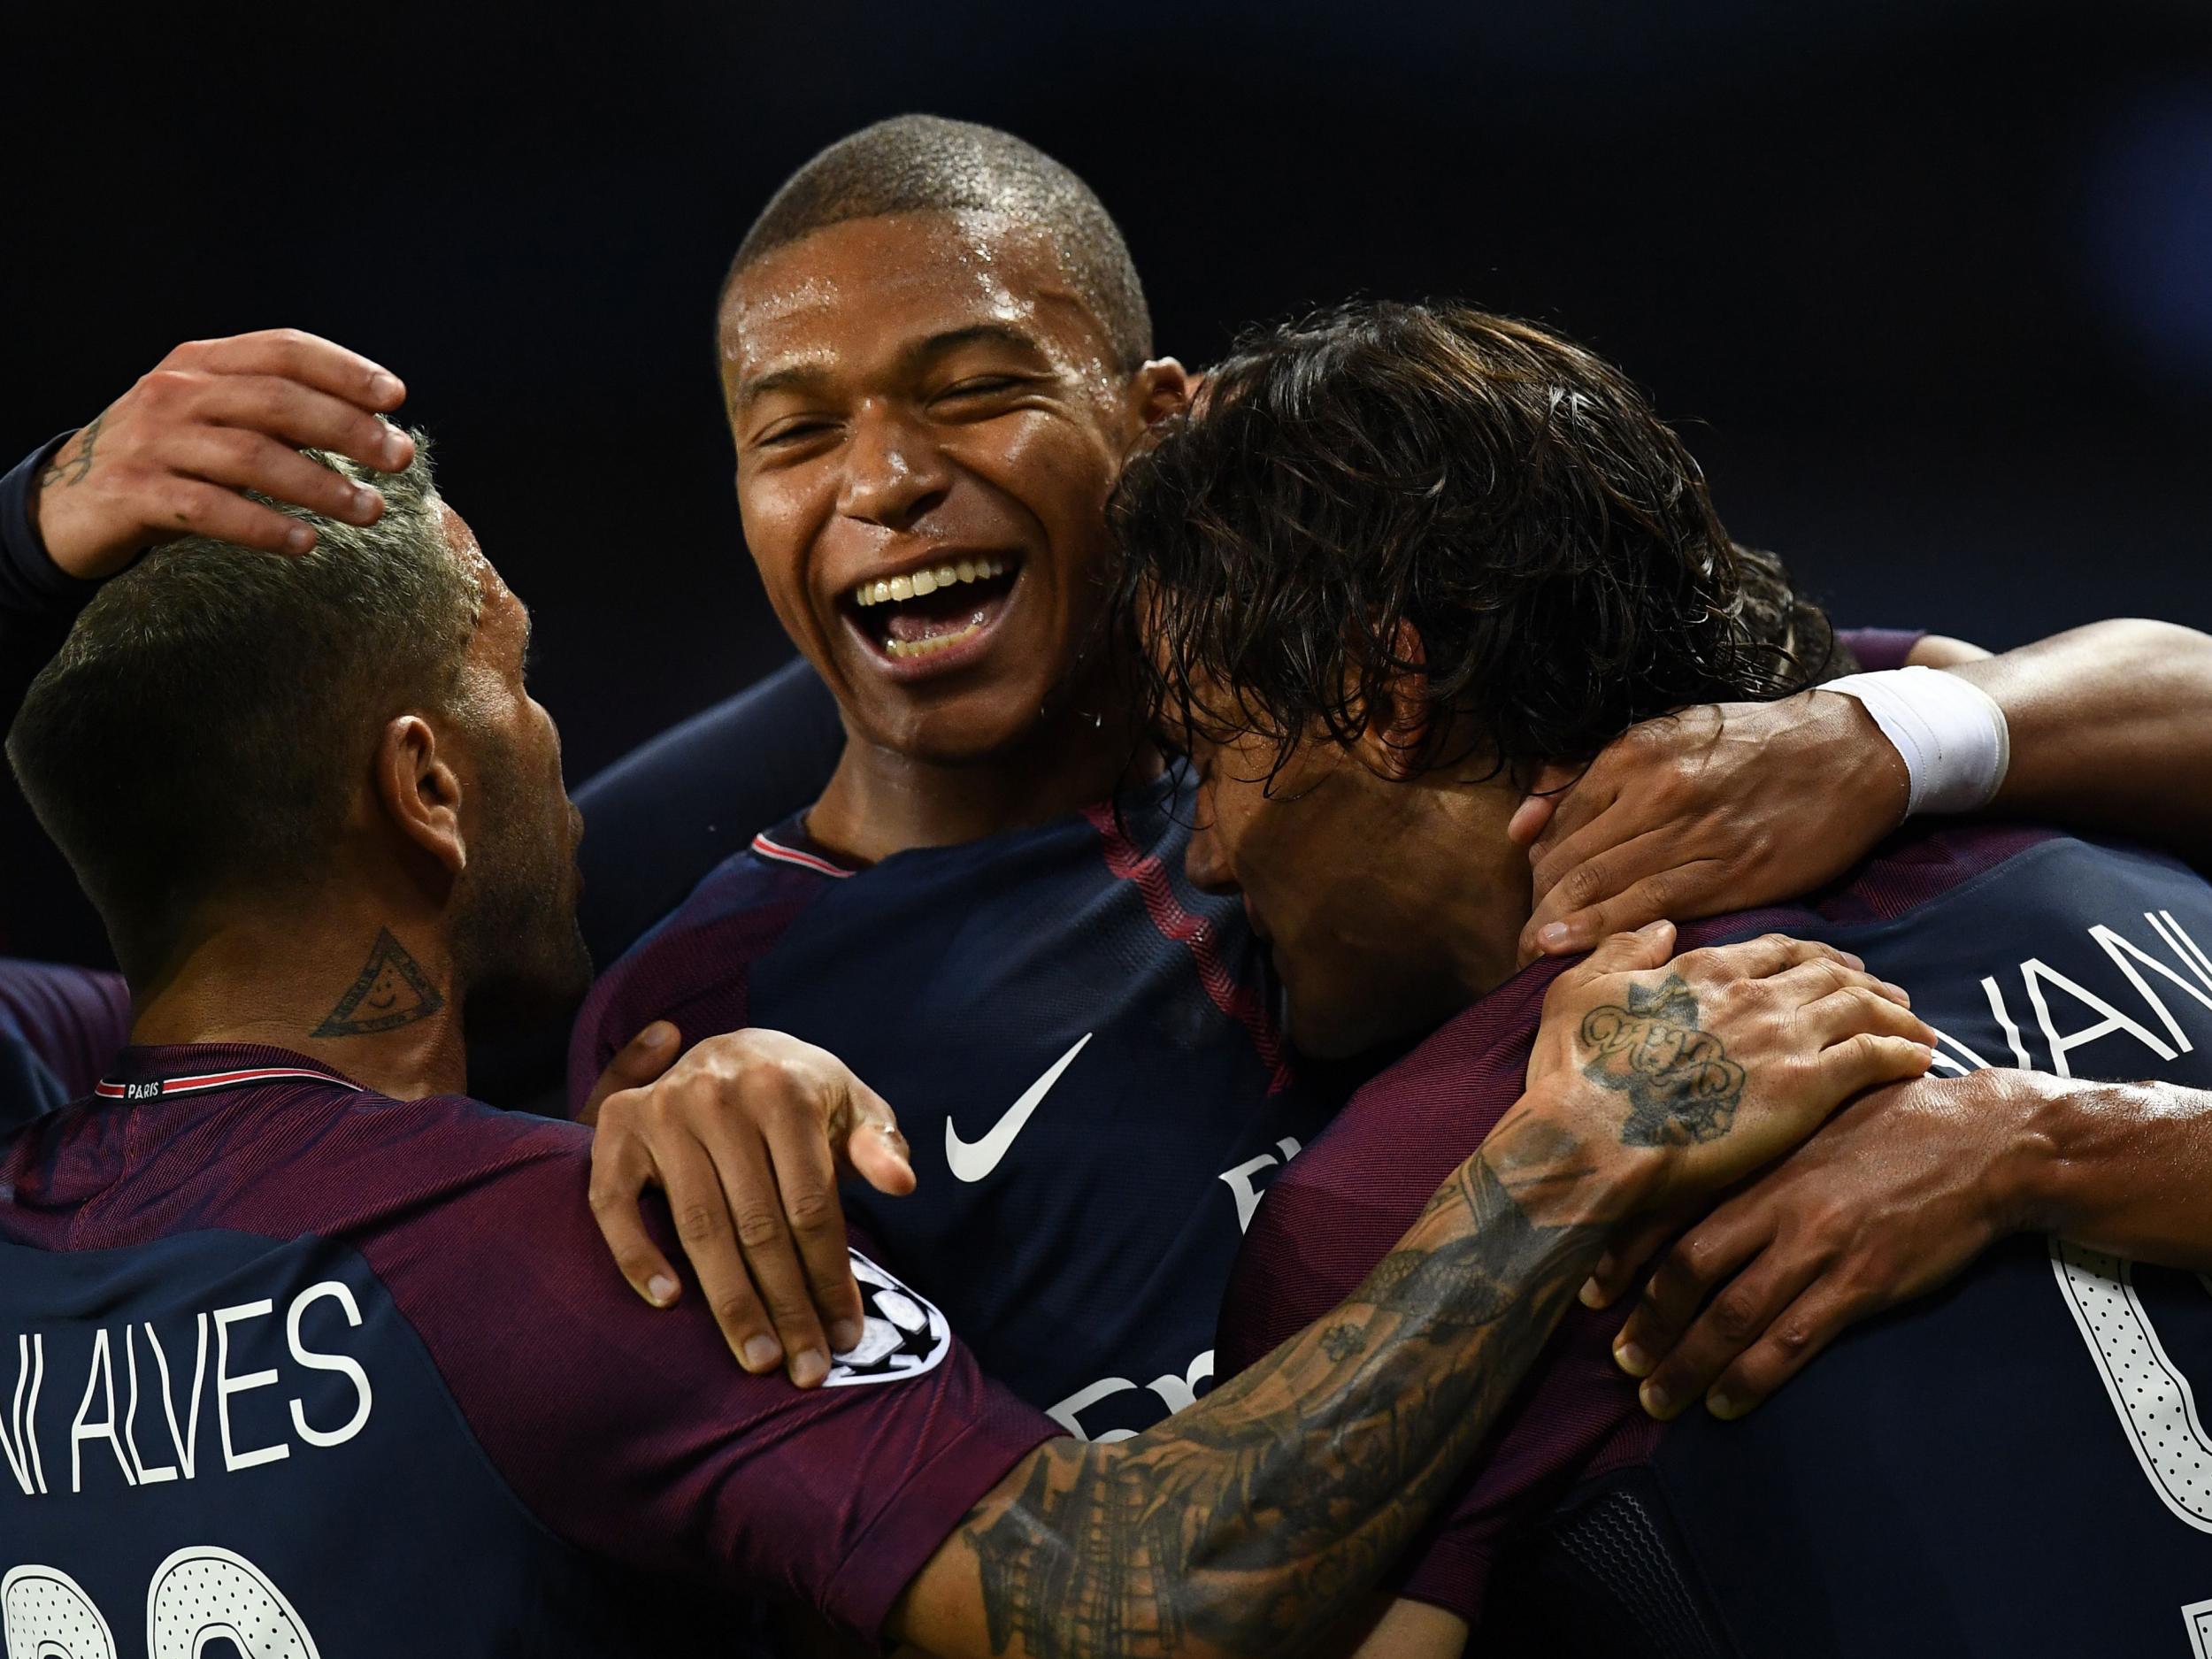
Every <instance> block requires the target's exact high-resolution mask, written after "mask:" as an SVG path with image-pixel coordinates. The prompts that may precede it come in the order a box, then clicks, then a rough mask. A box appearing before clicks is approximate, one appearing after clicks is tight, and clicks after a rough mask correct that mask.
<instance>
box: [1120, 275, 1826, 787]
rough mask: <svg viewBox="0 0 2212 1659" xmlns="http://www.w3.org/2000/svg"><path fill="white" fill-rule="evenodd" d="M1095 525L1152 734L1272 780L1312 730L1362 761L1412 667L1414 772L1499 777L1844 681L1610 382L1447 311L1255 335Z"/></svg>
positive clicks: (1481, 316) (1546, 347) (1626, 386)
mask: <svg viewBox="0 0 2212 1659" xmlns="http://www.w3.org/2000/svg"><path fill="white" fill-rule="evenodd" d="M1112 517H1113V520H1114V524H1115V527H1116V530H1117V533H1118V536H1119V539H1120V541H1121V542H1122V546H1123V550H1124V556H1125V565H1124V566H1123V571H1122V579H1121V588H1120V593H1119V595H1118V601H1119V603H1118V613H1119V616H1120V618H1121V621H1122V624H1123V626H1125V627H1126V628H1127V629H1129V630H1130V631H1131V633H1132V634H1139V633H1141V635H1142V637H1141V639H1133V641H1132V643H1133V648H1134V649H1133V652H1132V656H1133V661H1134V662H1135V663H1136V664H1139V667H1140V672H1141V673H1143V674H1145V675H1147V676H1148V690H1149V692H1150V695H1151V701H1152V709H1153V712H1154V714H1155V716H1156V718H1160V719H1162V720H1163V721H1164V722H1165V723H1167V724H1169V725H1171V726H1173V725H1187V726H1195V727H1196V729H1198V730H1200V731H1201V732H1204V731H1207V730H1208V729H1209V728H1211V729H1212V730H1214V731H1216V732H1220V731H1226V730H1231V729H1233V730H1236V731H1240V732H1254V731H1257V732H1259V733H1263V734H1264V735H1265V736H1267V737H1269V738H1271V739H1272V740H1273V741H1275V743H1276V745H1277V755H1276V759H1275V768H1276V771H1277V772H1279V771H1280V769H1281V767H1282V765H1283V764H1284V763H1285V762H1286V761H1287V759H1288V758H1289V757H1290V755H1291V752H1292V750H1293V749H1294V748H1295V747H1296V745H1297V744H1298V743H1299V742H1301V741H1303V740H1304V739H1305V738H1307V737H1309V736H1310V735H1312V734H1314V733H1316V732H1317V731H1321V732H1325V733H1327V734H1329V735H1330V736H1331V737H1333V739H1334V740H1335V741H1338V742H1340V743H1343V744H1347V745H1348V744H1349V743H1351V742H1352V741H1355V740H1356V738H1357V737H1358V736H1359V735H1360V734H1361V733H1362V732H1363V730H1364V729H1365V726H1366V723H1367V720H1368V718H1369V710H1372V709H1374V708H1375V707H1376V706H1377V703H1376V699H1377V695H1378V693H1379V691H1380V690H1381V689H1382V687H1383V686H1384V684H1385V683H1386V681H1387V680H1389V679H1390V678H1391V677H1392V676H1393V675H1394V674H1396V673H1398V672H1402V671H1404V670H1407V669H1409V668H1410V669H1417V670H1418V671H1419V672H1421V673H1422V674H1423V675H1424V676H1425V680H1424V681H1423V683H1424V684H1425V696H1426V698H1427V702H1428V704H1429V708H1430V710H1431V713H1432V716H1433V715H1438V714H1440V715H1443V716H1445V717H1447V718H1441V719H1439V718H1431V719H1430V720H1429V721H1428V723H1427V726H1428V732H1427V735H1426V737H1425V739H1424V740H1423V742H1422V745H1420V746H1419V747H1421V748H1422V749H1423V752H1421V753H1419V754H1417V756H1415V757H1414V760H1415V762H1416V770H1420V769H1425V768H1429V767H1434V766H1438V765H1442V764H1459V762H1460V761H1462V760H1464V759H1465V758H1467V757H1468V756H1469V755H1470V754H1472V753H1476V752H1480V753H1482V754H1484V755H1486V757H1487V758H1488V760H1489V761H1490V763H1491V764H1492V765H1493V769H1494V771H1495V770H1496V769H1506V768H1510V769H1513V770H1514V771H1515V772H1517V774H1518V773H1523V772H1525V771H1527V770H1531V769H1532V768H1533V767H1534V766H1537V765H1540V764H1545V763H1549V762H1562V763H1567V764H1575V763H1579V762H1582V761H1586V760H1587V759H1589V758H1590V757H1593V756H1594V755H1595V754H1596V753H1597V751H1598V750H1599V749H1602V748H1603V747H1604V746H1605V745H1606V743H1608V742H1609V741H1611V740H1612V739H1613V738H1615V737H1617V736H1618V735H1619V734H1620V733H1622V732H1623V731H1624V730H1625V729H1626V728H1627V727H1628V726H1632V725H1633V724H1634V723H1635V722H1637V721H1639V720H1642V719H1645V718H1649V717H1651V716H1654V715H1658V714H1661V713H1664V712H1666V711H1668V710H1673V709H1678V708H1680V707H1683V706H1685V705H1686V704H1690V703H1701V702H1706V701H1709V700H1715V699H1732V698H1742V699H1753V698H1773V697H1778V696H1782V695H1787V694H1789V693H1791V692H1793V691H1796V690H1800V689H1802V688H1803V687H1806V686H1808V685H1810V684H1813V683H1816V681H1817V680H1820V679H1822V678H1824V677H1825V676H1826V675H1827V674H1829V673H1830V672H1835V669H1836V666H1837V664H1839V661H1840V660H1841V659H1839V656H1838V648H1837V646H1836V641H1835V636H1834V633H1833V630H1832V628H1831V627H1830V626H1829V624H1828V620H1827V618H1825V617H1824V615H1823V614H1822V613H1821V611H1819V609H1818V608H1817V607H1816V606H1814V605H1811V604H1809V603H1806V602H1805V601H1804V600H1803V599H1801V598H1800V597H1799V596H1798V595H1797V594H1796V593H1795V592H1794V591H1793V588H1792V587H1791V585H1790V580H1789V577H1788V574H1787V572H1786V571H1785V570H1784V569H1783V567H1782V565H1781V562H1780V561H1779V560H1778V559H1777V558H1775V557H1773V556H1772V555H1771V554H1766V553H1759V552H1755V551H1753V550H1751V549H1745V548H1740V547H1738V546H1736V545H1735V544H1734V543H1733V542H1732V541H1730V540H1729V537H1728V534H1727V532H1726V531H1725V530H1724V528H1723V527H1722V526H1721V522H1720V519H1719V518H1718V516H1717V514H1716V513H1715V512H1714V510H1713V503H1712V500H1711V498H1710V496H1709V495H1708V493H1707V490H1706V485H1705V478H1704V474H1703V473H1702V472H1701V471H1700V470H1699V468H1698V465H1697V463H1696V462H1695V461H1694V459H1692V458H1691V456H1690V454H1689V451H1688V450H1687V449H1685V448H1684V447H1683V444H1682V442H1681V440H1680V439H1679V438H1678V437H1677V436H1676V435H1675V434H1674V433H1673V432H1672V431H1671V430H1670V429H1669V428H1668V427H1667V426H1665V425H1664V424H1663V423H1662V422H1661V421H1660V419H1659V418H1658V417H1657V416H1656V415H1655V413H1654V412H1653V411H1652V409H1651V407H1650V405H1649V404H1648V403H1646V402H1645V400H1644V398H1643V396H1641V395H1640V393H1639V392H1638V391H1637V390H1636V388H1634V387H1632V385H1630V383H1629V382H1628V381H1627V380H1626V379H1624V377H1623V376H1622V375H1621V374H1620V373H1618V372H1617V370H1615V369H1614V368H1613V367H1612V366H1611V365H1609V364H1607V363H1605V362H1604V361H1602V360H1601V359H1600V358H1599V357H1595V356H1594V355H1593V354H1592V353H1590V352H1588V351H1586V350H1584V349H1582V348H1581V347H1579V346H1576V345H1573V344H1571V343H1570V342H1567V341H1565V340H1563V339H1560V338H1559V337H1558V336H1556V335H1555V334H1548V333H1546V332H1545V331H1544V330H1542V329H1540V328H1537V327H1534V326H1531V325H1530V324H1527V323H1525V322H1517V321H1515V320H1513V319H1509V318H1505V317H1498V316H1493V315H1490V314H1487V313H1486V312H1483V311H1476V310H1474V309H1472V308H1471V307H1467V306H1463V305H1456V304H1401V303H1355V304H1349V305H1345V306H1343V307H1340V308H1339V309H1336V310H1333V311H1324V312H1321V313H1319V314H1317V315H1315V316H1311V317H1308V318H1306V319H1302V320H1300V321H1295V322H1291V323H1287V324H1283V325H1279V326H1273V327H1269V328H1264V329H1262V330H1259V331H1257V332H1255V333H1250V334H1247V335H1246V336H1245V337H1244V338H1243V339H1242V340H1240V342H1238V345H1237V348H1236V349H1235V351H1234V353H1233V355H1232V356H1231V357H1229V358H1228V359H1227V361H1225V362H1224V363H1223V364H1222V365H1220V366H1219V367H1217V369H1215V370H1214V371H1212V372H1211V373H1210V375H1209V377H1208V380H1207V383H1206V386H1205V388H1204V390H1203V392H1202V396H1201V398H1200V400H1199V403H1198V406H1197V407H1196V408H1195V409H1194V410H1193V411H1190V412H1189V413H1188V414H1187V415H1186V416H1184V417H1182V418H1180V419H1179V420H1178V421H1177V422H1176V423H1175V424H1174V425H1173V426H1171V427H1170V428H1169V430H1168V432H1167V434H1166V435H1165V437H1164V440H1163V441H1162V442H1160V443H1159V444H1158V445H1157V446H1156V448H1155V449H1153V450H1152V451H1151V452H1150V453H1149V454H1148V455H1147V456H1145V457H1141V458H1140V459H1139V460H1137V461H1136V462H1134V463H1133V465H1131V466H1130V467H1129V468H1128V470H1127V472H1125V476H1124V478H1123V480H1122V483H1121V485H1120V487H1119V489H1118V493H1117V495H1116V497H1115V500H1114V503H1113V508H1112ZM1402 622H1409V623H1411V624H1412V625H1413V627H1414V629H1415V631H1416V632H1417V634H1418V636H1419V645H1420V657H1421V659H1420V660H1419V661H1418V662H1408V661H1407V660H1406V659H1405V656H1404V655H1403V654H1402V651H1401V649H1400V646H1399V637H1400V629H1399V625H1400V624H1401V623H1402ZM1451 741H1459V742H1461V743H1462V748H1461V750H1460V753H1459V754H1458V755H1457V756H1456V757H1447V756H1445V755H1444V754H1443V753H1442V752H1441V750H1440V749H1439V748H1438V747H1437V746H1438V745H1440V744H1443V743H1447V742H1451Z"/></svg>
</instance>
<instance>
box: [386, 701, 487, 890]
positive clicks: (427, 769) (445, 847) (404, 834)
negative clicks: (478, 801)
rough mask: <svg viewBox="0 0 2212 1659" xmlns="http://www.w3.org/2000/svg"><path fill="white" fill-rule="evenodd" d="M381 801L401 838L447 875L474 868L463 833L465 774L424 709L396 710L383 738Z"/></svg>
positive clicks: (387, 723)
mask: <svg viewBox="0 0 2212 1659" xmlns="http://www.w3.org/2000/svg"><path fill="white" fill-rule="evenodd" d="M373 778H374V786H375V792H376V802H377V805H378V806H379V807H380V808H381V809H382V810H383V812H384V815H385V817H386V818H388V819H389V820H390V822H391V824H392V826H393V827H394V828H395V829H396V830H397V831H398V832H399V833H400V836H401V838H402V839H403V841H405V842H406V843H407V844H408V845H410V846H411V847H412V848H413V849H415V850H416V852H417V853H418V854H419V856H424V857H426V858H428V859H430V860H431V861H432V862H434V864H436V865H437V866H438V867H439V868H440V869H441V870H442V871H443V872H445V873H446V875H447V876H449V877H452V876H457V875H459V874H460V873H461V872H462V871H464V870H465V869H467V868H468V861H469V860H468V843H467V841H465V839H464V837H463V835H462V833H461V795H462V790H461V779H460V774H459V773H457V772H455V770H454V769H453V765H452V762H451V758H450V757H449V756H447V755H443V754H441V753H440V752H439V746H438V733H437V729H436V728H435V727H434V726H432V725H431V724H430V722H429V721H427V720H426V719H424V718H422V716H420V715H419V714H401V715H395V716H394V717H393V718H391V719H390V720H388V721H387V722H386V723H385V726H384V731H383V733H382V735H380V737H379V738H378V739H377V745H376V761H375V764H374V767H373Z"/></svg>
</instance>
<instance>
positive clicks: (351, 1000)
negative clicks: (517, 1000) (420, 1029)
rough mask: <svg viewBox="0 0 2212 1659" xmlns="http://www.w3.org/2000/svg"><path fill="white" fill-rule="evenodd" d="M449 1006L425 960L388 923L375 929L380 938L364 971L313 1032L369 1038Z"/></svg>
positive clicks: (311, 1034)
mask: <svg viewBox="0 0 2212 1659" xmlns="http://www.w3.org/2000/svg"><path fill="white" fill-rule="evenodd" d="M444 1006H445V998H444V997H442V996H441V995H438V987H436V986H434V985H433V984H431V983H430V976H429V975H428V974H426V973H425V972H423V971H422V967H421V964H419V963H417V962H416V960H415V959H414V958H413V957H412V956H409V955H408V954H407V950H406V948H405V947H404V946H403V945H402V944H401V943H400V942H399V941H398V940H396V939H395V938H393V937H392V934H391V930H390V929H389V928H384V927H380V928H378V929H377V930H376V943H375V944H374V945H373V947H371V949H370V950H369V959H368V961H367V962H366V963H365V964H363V965H362V969H361V972H359V973H358V974H357V975H355V976H354V981H353V983H352V984H351V985H349V986H348V987H346V994H345V995H343V996H342V997H340V998H339V999H338V1006H337V1007H335V1008H334V1009H332V1010H330V1012H329V1013H327V1014H326V1015H324V1016H323V1023H322V1024H321V1025H318V1026H316V1027H315V1029H314V1030H313V1031H312V1032H311V1033H308V1034H309V1035H310V1036H314V1037H368V1036H373V1035H374V1034H375V1033H378V1032H380V1031H396V1030H397V1029H398V1028H399V1027H400V1026H402V1025H411V1024H413V1023H414V1022H415V1021H416V1020H419V1019H426V1018H429V1017H430V1016H431V1015H433V1014H434V1013H436V1012H437V1011H438V1010H440V1009H442V1008H443V1007H444Z"/></svg>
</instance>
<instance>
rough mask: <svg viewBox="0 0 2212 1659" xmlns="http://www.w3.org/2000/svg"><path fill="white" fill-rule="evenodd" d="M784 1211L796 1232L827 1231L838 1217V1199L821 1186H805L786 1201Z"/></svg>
mask: <svg viewBox="0 0 2212 1659" xmlns="http://www.w3.org/2000/svg"><path fill="white" fill-rule="evenodd" d="M784 1213H785V1214H786V1215H787V1216H788V1217H790V1219H791V1225H792V1227H793V1229H794V1230H795V1231H796V1232H799V1233H826V1232H828V1231H829V1229H830V1227H831V1226H832V1225H834V1224H835V1222H836V1221H837V1218H838V1208H837V1200H836V1198H835V1197H834V1196H833V1195H832V1194H830V1193H828V1192H827V1191H826V1190H825V1189H823V1188H821V1187H805V1188H803V1189H801V1190H800V1191H798V1192H796V1193H794V1194H792V1195H791V1196H790V1197H789V1198H788V1199H787V1201H786V1202H785V1210H784Z"/></svg>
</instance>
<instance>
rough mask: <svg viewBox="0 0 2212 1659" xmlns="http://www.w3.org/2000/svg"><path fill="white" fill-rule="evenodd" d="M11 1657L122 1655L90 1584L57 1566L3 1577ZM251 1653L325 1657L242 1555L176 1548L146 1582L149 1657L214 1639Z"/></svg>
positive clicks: (181, 1652)
mask: <svg viewBox="0 0 2212 1659" xmlns="http://www.w3.org/2000/svg"><path fill="white" fill-rule="evenodd" d="M0 1624H4V1625H5V1628H6V1630H7V1636H8V1655H7V1659H118V1655H117V1654H116V1647H115V1632H113V1631H111V1630H110V1629H109V1628H108V1622H107V1619H106V1618H105V1617H104V1616H103V1615H102V1614H101V1612H100V1609H98V1608H97V1607H96V1606H94V1605H93V1601H92V1598H91V1597H90V1596H88V1595H87V1594H85V1592H84V1586H82V1585H81V1584H79V1583H78V1582H77V1581H76V1580H75V1579H74V1578H71V1577H70V1576H69V1575H68V1574H67V1573H65V1572H64V1571H61V1570H60V1569H59V1568H58V1567H18V1568H16V1569H14V1570H13V1571H11V1572H10V1573H9V1574H8V1576H7V1577H6V1578H0ZM215 1640H227V1641H229V1642H231V1643H232V1644H233V1645H234V1647H237V1649H238V1651H239V1652H240V1653H242V1654H243V1655H245V1656H246V1659H320V1655H319V1654H318V1653H317V1652H316V1650H315V1639H314V1638H313V1637H312V1636H311V1635H309V1634H308V1633H307V1626H306V1625H305V1624H303V1623H302V1622H301V1620H300V1616H299V1614H298V1612H297V1611H296V1610H295V1609H294V1608H293V1606H292V1604H291V1603H290V1602H289V1601H286V1600H285V1599H284V1592H283V1591H281V1590H280V1589H278V1588H277V1587H276V1586H274V1585H273V1584H271V1583H270V1582H269V1578H268V1575H267V1574H266V1573H265V1572H263V1571H261V1569H260V1568H258V1567H257V1566H255V1565H254V1564H253V1563H251V1562H250V1561H248V1560H247V1559H246V1558H245V1557H244V1556H243V1555H233V1554H231V1552H230V1551H229V1550H227V1549H218V1548H215V1547H214V1546H213V1545H212V1544H203V1545H201V1546H199V1547H198V1548H195V1549H180V1550H179V1551H177V1553H176V1554H175V1555H172V1556H170V1557H169V1559H168V1560H166V1561H165V1562H163V1563H161V1565H160V1566H159V1567H157V1568H156V1569H155V1570H154V1581H153V1582H152V1583H151V1584H150V1585H148V1586H146V1653H147V1659H199V1655H200V1652H201V1650H202V1649H203V1648H204V1647H206V1646H207V1644H208V1643H209V1642H211V1641H215Z"/></svg>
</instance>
